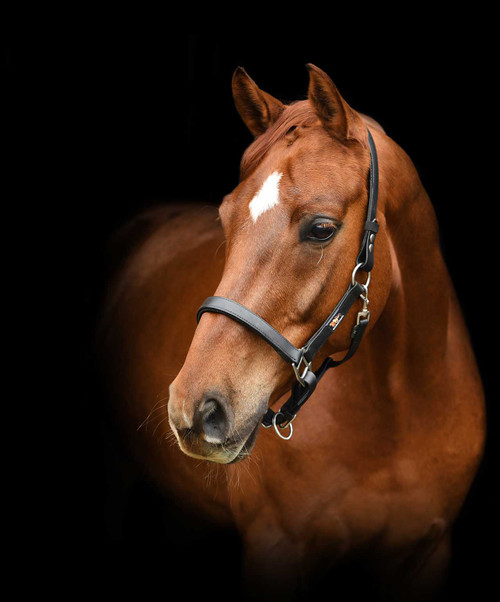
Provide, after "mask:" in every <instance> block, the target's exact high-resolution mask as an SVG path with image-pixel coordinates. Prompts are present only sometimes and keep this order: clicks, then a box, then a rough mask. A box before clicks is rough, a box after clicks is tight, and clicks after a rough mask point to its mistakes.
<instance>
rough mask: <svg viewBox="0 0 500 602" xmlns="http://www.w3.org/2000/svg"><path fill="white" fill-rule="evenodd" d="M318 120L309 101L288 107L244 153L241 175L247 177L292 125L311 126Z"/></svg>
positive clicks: (301, 101) (295, 103)
mask: <svg viewBox="0 0 500 602" xmlns="http://www.w3.org/2000/svg"><path fill="white" fill-rule="evenodd" d="M315 121H317V116H316V114H315V112H314V110H313V109H312V107H311V105H310V104H309V101H307V100H299V101H296V102H294V103H292V104H290V105H288V106H287V107H286V109H285V110H284V111H283V112H282V113H281V115H280V116H279V118H278V119H277V120H276V122H275V123H274V124H273V125H271V126H270V127H269V128H268V129H267V130H266V131H265V132H264V133H263V134H262V135H260V136H259V137H258V138H257V139H256V140H255V141H254V142H253V143H252V144H251V145H250V146H249V147H248V148H247V149H246V151H245V152H244V153H243V157H242V159H241V165H240V177H241V179H242V180H243V179H244V178H246V177H247V176H248V175H249V174H250V173H251V172H252V171H254V169H255V168H256V167H257V165H258V164H259V163H260V161H261V160H262V158H263V157H264V155H265V154H266V153H267V152H268V151H269V149H270V148H271V147H272V146H273V145H274V144H276V142H278V141H279V140H282V139H283V138H284V137H285V135H286V134H287V132H288V131H289V130H290V128H291V127H293V126H296V127H299V126H310V125H312V124H313V123H314V122H315Z"/></svg>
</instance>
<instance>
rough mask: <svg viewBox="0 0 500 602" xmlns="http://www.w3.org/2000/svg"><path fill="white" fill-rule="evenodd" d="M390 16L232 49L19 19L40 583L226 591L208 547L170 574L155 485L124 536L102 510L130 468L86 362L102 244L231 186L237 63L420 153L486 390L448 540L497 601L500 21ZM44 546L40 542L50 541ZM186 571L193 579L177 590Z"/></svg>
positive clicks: (19, 218) (131, 30)
mask: <svg viewBox="0 0 500 602" xmlns="http://www.w3.org/2000/svg"><path fill="white" fill-rule="evenodd" d="M52 17H53V18H52ZM56 17H57V18H58V19H62V21H60V22H56V21H55V20H54V19H55V18H56ZM422 17H424V18H422ZM392 18H393V20H392V21H391V20H386V21H381V22H380V23H377V24H376V25H375V24H374V23H371V22H367V21H365V20H363V15H361V14H359V15H358V14H356V13H355V12H353V13H352V14H351V15H350V18H349V19H346V18H345V17H344V18H342V19H339V20H338V21H332V23H334V25H333V24H332V25H328V26H327V24H326V23H323V26H324V27H323V28H320V27H319V26H318V22H322V21H323V18H322V15H318V14H316V15H315V16H314V18H312V17H306V16H305V15H299V14H298V15H297V18H296V20H295V21H294V22H292V23H290V24H285V23H282V22H280V21H279V20H277V22H276V25H275V26H273V27H271V28H269V30H266V29H262V28H261V27H260V26H257V24H255V26H254V27H253V30H250V32H248V31H246V30H245V31H243V27H242V22H243V21H242V20H241V17H238V18H236V17H230V20H229V22H228V24H227V27H224V29H222V30H220V31H215V30H214V29H213V28H212V27H205V28H204V29H201V28H200V29H194V28H193V29H189V28H185V27H184V28H183V27H181V26H180V22H181V21H182V20H179V19H175V20H174V19H172V18H170V19H166V20H161V19H160V17H158V18H156V17H155V16H154V15H151V16H150V18H149V19H146V20H145V22H143V21H142V20H141V21H136V20H135V17H134V15H128V19H126V20H123V19H122V15H121V14H120V15H118V14H114V15H111V16H106V17H104V16H103V15H94V16H92V17H89V16H88V15H83V14H82V15H76V14H74V15H62V16H61V15H47V14H44V15H40V21H39V22H37V17H36V16H35V18H34V19H32V20H30V23H29V27H28V24H27V22H26V20H25V19H24V18H23V17H21V18H20V19H15V20H13V23H12V28H11V30H10V31H9V32H8V34H9V35H8V36H7V45H6V48H5V66H6V69H5V72H4V82H5V83H6V88H7V101H8V104H7V110H6V112H5V113H4V115H5V116H6V120H5V123H6V131H7V151H8V152H7V158H6V162H5V166H6V174H7V178H6V181H7V183H8V185H9V192H10V199H9V200H8V202H7V203H6V208H5V219H6V226H5V229H6V232H5V235H6V236H5V240H7V241H8V242H9V244H10V246H9V250H10V252H9V250H8V251H7V253H6V258H7V261H6V274H8V275H9V277H10V276H11V277H12V278H11V282H12V283H13V287H14V289H15V290H16V291H22V293H21V294H19V295H12V296H9V299H10V300H13V303H12V305H14V306H17V308H18V309H19V308H20V309H21V312H22V313H21V315H22V316H23V318H26V319H25V320H24V319H23V320H22V321H21V322H19V323H18V324H17V325H16V326H17V327H16V329H15V331H16V337H15V344H14V345H13V347H12V349H13V350H15V352H14V353H13V355H15V356H17V357H18V358H20V359H21V362H20V363H21V365H22V368H23V369H22V377H21V378H22V379H23V380H22V381H20V380H19V379H16V382H17V386H18V389H17V391H18V394H16V399H17V400H18V401H17V402H16V403H18V404H19V406H15V408H14V411H13V414H14V415H15V416H16V417H17V418H18V419H19V417H21V418H22V421H21V422H22V424H23V425H24V424H27V423H30V422H31V423H32V424H34V431H35V432H36V434H37V435H40V431H43V435H42V436H41V437H40V438H38V437H36V438H31V437H27V436H25V438H24V439H23V444H22V445H20V444H19V442H18V441H17V443H16V445H17V448H16V450H19V449H20V448H22V449H23V450H24V449H25V448H26V447H27V443H26V439H29V440H30V441H31V440H33V441H36V445H35V450H36V451H34V452H33V453H30V454H27V459H24V456H21V455H20V454H19V453H16V454H15V456H16V458H17V457H23V461H22V462H21V464H20V466H19V467H18V466H17V464H16V466H13V474H14V478H15V481H14V482H15V483H20V484H21V485H22V486H23V489H22V491H24V490H26V491H27V493H26V494H25V495H24V494H22V495H19V500H18V501H17V498H16V497H15V501H16V506H18V507H19V509H21V518H20V519H19V521H17V522H15V538H14V541H15V543H14V544H13V546H15V549H16V550H17V551H16V553H15V554H13V558H14V560H15V562H16V563H20V565H22V566H25V567H28V568H31V569H33V570H36V569H40V568H42V570H41V574H43V577H40V581H37V585H38V584H41V583H43V584H44V585H45V586H47V587H49V588H53V589H54V590H55V589H57V588H59V587H60V586H62V587H63V591H64V588H65V587H69V588H75V587H77V588H80V590H81V589H84V588H87V587H88V588H90V590H93V588H98V589H99V591H107V592H109V593H117V592H118V591H122V590H123V591H126V590H127V588H128V587H131V586H132V584H135V585H137V583H138V582H139V583H141V585H142V586H143V587H144V588H147V587H148V586H150V585H152V584H154V585H156V586H158V585H160V584H164V585H165V586H168V585H169V584H172V583H174V582H175V581H180V582H183V583H185V584H186V583H187V589H186V590H185V591H184V592H183V594H184V595H185V596H186V595H188V594H189V593H190V592H191V593H192V592H201V591H206V589H204V588H207V587H208V588H214V587H216V585H217V586H218V587H221V584H222V583H224V578H226V579H227V575H225V574H224V572H222V571H223V569H221V568H220V567H219V568H218V573H217V574H216V575H210V578H208V573H207V572H204V571H203V570H202V569H201V568H200V564H203V557H204V556H203V549H206V552H207V557H208V556H210V555H211V554H213V550H214V548H213V545H214V544H213V542H211V544H210V543H209V542H207V541H203V542H201V543H200V542H198V543H196V542H195V543H193V542H187V543H184V545H183V546H181V547H180V548H179V549H180V550H181V551H180V552H179V551H178V552H177V554H178V560H177V564H176V563H175V562H174V563H173V564H172V560H170V564H168V562H167V556H168V555H167V551H166V550H165V546H168V545H170V546H171V545H172V543H171V542H172V538H173V539H174V540H175V538H174V537H173V535H172V533H174V534H175V533H176V531H175V529H176V528H177V527H176V524H174V522H175V521H174V519H173V518H172V516H173V515H168V514H165V512H164V511H163V510H162V509H161V503H160V502H159V499H158V497H157V496H156V494H155V492H154V491H152V490H150V489H149V488H148V486H147V485H146V484H143V485H142V486H141V487H139V488H138V489H137V490H136V492H135V493H134V496H133V498H132V501H130V502H129V505H128V506H127V507H126V509H125V511H124V512H125V520H124V526H123V525H122V528H121V529H122V530H121V531H120V532H119V533H118V534H117V532H116V530H115V521H114V519H113V518H111V516H112V514H113V511H112V509H111V512H110V507H109V500H110V499H114V498H112V497H110V495H111V494H110V492H111V493H113V492H112V490H113V487H115V485H114V474H113V473H114V471H115V467H114V465H113V464H111V465H110V464H109V463H108V459H107V454H106V453H105V452H107V451H109V447H110V446H112V444H109V443H108V441H107V439H106V436H104V437H103V436H102V433H103V420H102V419H101V416H100V409H101V408H100V405H99V404H100V400H99V399H98V397H96V396H95V395H94V390H93V384H94V383H93V378H92V372H91V369H90V368H91V364H92V357H91V354H90V352H89V347H88V343H89V340H90V332H91V328H92V323H93V320H94V316H95V310H96V303H97V300H98V294H99V290H100V284H101V281H100V269H101V262H102V245H103V242H104V241H105V240H106V238H107V236H108V235H109V234H110V232H112V230H113V229H114V228H115V227H116V226H117V225H119V224H120V223H122V222H123V221H124V220H126V219H127V218H128V217H129V216H131V215H133V214H134V213H136V212H137V211H139V210H141V209H143V208H145V207H147V206H149V205H150V204H151V203H156V202H158V201H160V202H168V201H169V200H175V199H185V200H186V202H187V201H189V200H191V199H201V200H203V201H205V202H207V203H214V204H217V203H218V202H220V200H221V198H222V196H223V195H224V194H225V193H227V192H229V191H230V190H231V189H232V188H233V187H234V186H235V184H236V183H237V177H238V166H239V159H240V157H241V154H242V152H243V150H244V149H245V148H246V146H247V145H248V144H249V143H250V141H251V136H250V134H249V133H248V132H247V131H246V129H245V127H244V126H243V124H242V123H241V121H240V119H239V117H238V115H237V113H236V110H235V108H234V105H233V101H232V97H231V88H230V83H231V76H232V73H233V71H234V69H235V68H236V67H237V66H238V65H242V66H244V67H245V69H246V70H247V71H248V72H249V74H250V75H251V76H252V77H253V78H254V79H255V80H256V81H257V83H258V85H259V86H260V87H261V88H263V89H264V90H266V91H267V92H270V93H271V94H273V95H274V96H276V97H278V98H280V99H281V100H283V101H285V102H286V101H292V100H297V99H300V98H304V97H305V95H306V93H307V82H308V76H307V71H306V69H305V64H306V63H307V62H312V63H314V64H316V65H317V66H319V67H321V68H322V69H324V70H325V71H326V72H327V73H329V75H330V76H331V77H332V79H333V80H334V82H335V83H336V85H337V87H338V88H339V90H340V92H341V93H342V95H343V96H344V98H345V99H346V100H347V102H348V103H349V104H351V106H353V107H354V108H355V109H357V110H359V111H361V112H364V113H367V114H369V115H371V116H372V117H374V118H375V119H376V120H378V121H379V122H380V123H381V124H382V126H383V127H384V128H385V129H386V131H387V133H388V134H389V135H390V136H391V137H392V138H393V139H395V140H396V141H397V142H398V143H399V144H400V145H401V146H402V147H403V148H404V149H405V150H406V151H407V152H408V154H409V155H410V156H411V158H412V159H413V161H414V163H415V164H416V166H417V168H418V170H419V172H420V175H421V178H422V181H423V183H424V186H425V187H426V189H427V191H428V193H429V195H430V197H431V200H432V201H433V203H434V206H435V209H436V213H437V216H438V220H439V224H440V231H441V241H442V248H443V253H444V256H445V258H446V261H447V263H448V266H449V269H450V272H451V275H452V278H453V280H454V282H455V286H456V289H457V292H458V296H459V299H460V301H461V304H462V307H463V310H464V313H465V317H466V321H467V324H468V326H469V330H470V333H471V338H472V342H473V345H474V348H475V351H476V354H477V358H478V362H479V366H480V370H481V373H482V375H483V380H484V384H485V389H486V394H487V403H488V422H489V431H490V436H489V439H488V446H487V450H486V455H485V460H484V462H483V465H482V468H481V471H480V473H479V475H478V478H477V480H476V482H475V484H474V486H473V488H472V491H471V495H470V497H469V500H468V502H467V504H466V506H465V508H464V511H463V513H462V515H461V517H460V519H459V521H458V523H457V526H456V530H455V561H454V565H453V570H452V580H451V585H450V592H451V593H450V596H451V595H452V594H456V593H458V592H460V593H470V594H472V593H474V595H475V599H481V600H482V599H485V597H486V592H488V591H489V588H491V587H494V585H495V583H496V582H495V576H494V568H495V565H496V557H497V552H496V547H495V546H493V547H491V542H492V541H494V534H493V531H494V530H495V529H496V523H495V522H494V507H495V506H496V507H498V495H497V494H496V492H495V488H494V482H493V475H494V473H495V472H496V466H495V464H496V459H497V457H498V445H497V443H496V442H495V437H496V427H497V424H498V410H497V408H496V407H495V399H494V396H493V386H494V383H493V375H494V368H495V367H496V366H494V361H495V359H496V355H495V345H494V343H493V340H494V336H495V335H494V330H493V328H494V326H493V325H494V323H495V322H496V321H497V316H496V313H497V312H496V304H497V303H496V291H495V288H494V285H495V280H496V278H497V275H496V270H495V267H496V266H495V263H494V262H493V261H492V258H494V257H496V253H495V248H494V246H496V239H495V234H496V230H497V227H496V226H497V225H496V218H497V210H496V206H495V203H496V202H497V198H496V197H497V194H498V193H497V179H498V178H497V170H498V168H497V166H496V164H495V162H496V157H497V156H498V155H497V151H496V148H495V145H494V143H495V136H496V131H495V127H496V124H495V110H496V106H495V105H496V102H495V99H496V97H495V95H494V94H493V85H492V84H493V80H494V77H495V67H494V60H493V59H494V57H493V49H492V47H491V46H490V44H489V42H488V40H489V38H488V33H487V25H488V21H489V17H488V15H478V14H474V15H470V14H466V15H465V14H464V15H463V16H462V17H460V18H457V17H454V18H451V17H450V16H449V15H448V16H447V20H442V21H441V22H438V21H436V17H435V15H432V17H431V16H427V15H416V14H414V12H412V10H410V9H408V13H407V14H406V15H398V14H393V15H392ZM247 20H248V19H247ZM250 23H252V21H251V20H250ZM278 23H279V27H278ZM361 23H364V25H361ZM12 249H14V251H12ZM21 251H22V252H21ZM26 251H28V252H26ZM416 276H417V275H416ZM37 310H39V311H37ZM27 316H29V317H27ZM422 322H423V324H425V316H423V317H422ZM19 325H21V326H20V327H19ZM19 333H21V336H19ZM27 348H29V349H30V352H27V351H26V349H27ZM28 364H29V365H30V366H33V364H35V365H36V369H35V367H33V369H30V370H27V369H26V366H27V365H28ZM38 369H39V370H38ZM35 374H36V376H35ZM19 391H21V392H23V391H24V393H21V394H19ZM26 391H29V392H30V393H29V394H27V395H26ZM39 421H43V422H39ZM42 425H43V427H42ZM16 432H17V433H18V432H19V431H16ZM22 432H23V431H22ZM103 439H104V441H103ZM115 453H119V452H115ZM12 464H13V463H12ZM12 489H13V490H15V491H16V492H18V491H21V489H20V488H18V487H17V485H16V486H15V487H13V488H12ZM36 526H38V527H40V526H41V527H43V528H42V533H43V535H35V531H34V528H35V527H36ZM168 533H170V535H168ZM169 537H170V539H169ZM221 541H223V539H221ZM224 541H225V540H224ZM200 546H202V549H201V550H200ZM203 546H206V547H205V548H203ZM195 549H196V552H195V551H194V550H195ZM160 550H161V551H160ZM182 550H183V551H182ZM190 550H191V556H190V555H189V554H190ZM193 557H195V558H197V559H198V560H199V563H200V564H198V565H196V566H197V568H193V566H192V565H190V568H189V570H188V571H187V573H182V572H179V571H180V570H181V568H182V566H184V565H183V562H186V563H188V559H189V558H191V559H192V558H193ZM132 567H135V569H134V570H133V569H132ZM138 567H140V568H138ZM169 567H170V568H169ZM172 567H174V568H173V569H172ZM234 570H235V569H234V567H232V568H231V571H234ZM229 572H230V571H229ZM186 574H187V575H188V576H187V578H186ZM181 575H182V577H181ZM186 579H187V581H186ZM229 583H232V581H231V579H229ZM65 584H66V585H65ZM66 591H67V590H66ZM143 591H146V589H144V590H143ZM332 591H335V589H334V587H333V589H332ZM170 593H171V592H170Z"/></svg>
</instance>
